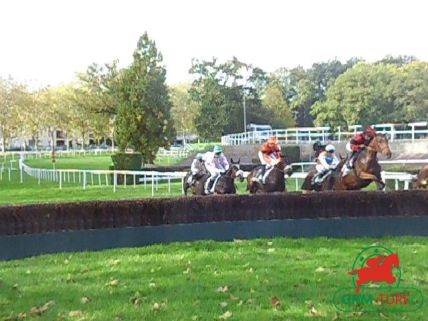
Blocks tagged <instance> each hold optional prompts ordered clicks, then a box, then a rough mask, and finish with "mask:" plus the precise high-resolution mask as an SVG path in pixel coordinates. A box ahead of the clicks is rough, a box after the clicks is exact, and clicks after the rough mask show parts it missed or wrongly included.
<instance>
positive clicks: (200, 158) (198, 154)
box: [196, 153, 204, 160]
mask: <svg viewBox="0 0 428 321" xmlns="http://www.w3.org/2000/svg"><path fill="white" fill-rule="evenodd" d="M203 158H204V154H202V153H197V154H196V159H199V160H202V159H203Z"/></svg>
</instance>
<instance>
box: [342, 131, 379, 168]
mask: <svg viewBox="0 0 428 321" xmlns="http://www.w3.org/2000/svg"><path fill="white" fill-rule="evenodd" d="M375 136H376V130H374V129H373V128H372V127H370V126H369V127H367V128H366V129H365V130H364V131H363V132H362V133H358V134H356V135H355V136H354V137H353V138H352V139H351V141H350V142H349V143H348V144H347V145H346V149H347V150H348V151H350V152H352V154H351V157H349V160H348V162H347V164H346V167H347V168H348V169H349V170H350V169H352V168H353V167H354V161H355V160H356V159H357V157H358V155H359V154H360V152H361V151H362V150H363V149H364V148H365V147H367V146H368V145H369V144H370V142H371V140H372V139H373V138H374V137H375Z"/></svg>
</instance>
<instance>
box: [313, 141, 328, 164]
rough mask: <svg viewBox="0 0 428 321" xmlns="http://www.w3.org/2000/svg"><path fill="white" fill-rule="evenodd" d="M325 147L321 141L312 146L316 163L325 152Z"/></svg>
mask: <svg viewBox="0 0 428 321" xmlns="http://www.w3.org/2000/svg"><path fill="white" fill-rule="evenodd" d="M325 146H326V144H323V143H321V142H320V141H319V140H317V141H316V142H315V143H314V144H313V145H312V149H313V150H314V152H315V154H314V159H315V162H316V161H317V159H318V156H319V155H320V154H321V153H322V152H323V151H324V150H325Z"/></svg>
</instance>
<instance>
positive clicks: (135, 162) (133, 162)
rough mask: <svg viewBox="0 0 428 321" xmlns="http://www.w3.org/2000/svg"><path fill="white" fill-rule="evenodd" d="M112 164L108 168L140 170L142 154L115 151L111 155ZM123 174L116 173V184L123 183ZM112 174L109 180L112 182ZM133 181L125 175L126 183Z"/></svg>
mask: <svg viewBox="0 0 428 321" xmlns="http://www.w3.org/2000/svg"><path fill="white" fill-rule="evenodd" d="M111 159H112V161H113V166H112V167H110V169H115V170H127V171H140V170H141V167H142V164H143V156H142V155H141V154H140V153H116V154H114V155H111ZM123 176H124V175H117V184H123ZM113 179H114V178H113V175H112V177H111V182H112V184H113ZM133 183H134V178H133V177H132V176H130V175H128V176H126V184H127V185H128V184H129V185H130V184H133Z"/></svg>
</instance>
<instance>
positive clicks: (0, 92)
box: [0, 78, 28, 152]
mask: <svg viewBox="0 0 428 321" xmlns="http://www.w3.org/2000/svg"><path fill="white" fill-rule="evenodd" d="M27 101H28V92H27V90H26V88H25V86H23V85H21V84H18V83H16V82H15V81H13V79H12V78H9V79H7V80H4V79H1V78H0V137H1V146H2V147H1V148H2V152H4V151H5V148H6V143H7V142H8V141H9V140H10V138H12V137H14V136H17V135H18V134H19V132H20V131H21V129H22V126H21V122H22V119H23V112H22V109H23V106H24V105H25V104H26V103H27Z"/></svg>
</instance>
